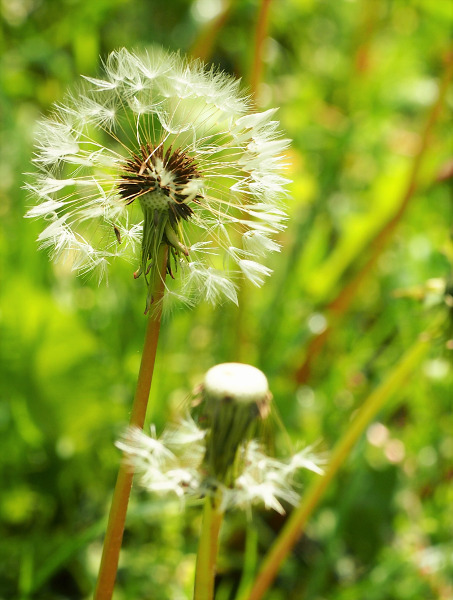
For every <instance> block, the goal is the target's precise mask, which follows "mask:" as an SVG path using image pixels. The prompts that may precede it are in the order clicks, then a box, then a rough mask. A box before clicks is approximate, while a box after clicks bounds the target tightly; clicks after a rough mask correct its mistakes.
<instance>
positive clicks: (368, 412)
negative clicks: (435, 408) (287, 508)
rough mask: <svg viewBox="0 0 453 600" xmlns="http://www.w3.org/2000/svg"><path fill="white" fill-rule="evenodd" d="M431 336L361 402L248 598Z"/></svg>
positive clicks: (261, 589)
mask: <svg viewBox="0 0 453 600" xmlns="http://www.w3.org/2000/svg"><path fill="white" fill-rule="evenodd" d="M430 340H431V336H430V335H429V334H427V333H425V334H422V335H421V336H420V337H419V339H418V340H417V341H416V342H415V343H414V344H413V345H412V347H411V348H410V349H409V350H408V351H407V352H406V354H405V355H404V356H403V357H402V358H401V360H400V361H399V363H398V364H397V365H396V367H395V368H394V369H393V371H392V372H391V373H390V375H389V376H388V377H387V378H386V379H385V381H384V382H383V383H382V384H381V385H380V386H379V387H378V388H377V389H376V390H374V392H372V393H371V394H370V395H369V396H368V398H367V399H366V400H365V402H364V403H363V404H362V407H361V408H360V409H359V411H358V413H357V414H356V416H355V418H354V420H353V421H352V423H351V424H350V426H349V428H348V429H347V430H346V433H345V434H344V435H343V437H342V438H341V439H340V441H339V442H338V444H337V446H336V447H335V449H334V451H333V454H332V456H331V459H330V462H329V465H328V467H327V469H326V472H325V474H324V476H323V477H321V478H320V479H317V480H316V481H314V483H313V484H312V485H311V486H310V488H309V489H308V491H307V493H306V495H305V497H304V499H303V501H302V502H301V504H300V505H299V506H298V508H297V509H296V510H295V511H294V512H293V513H292V515H291V517H290V518H289V519H288V520H287V521H286V523H285V526H284V527H283V529H282V531H281V533H280V535H279V537H278V538H277V540H276V541H275V542H274V545H273V546H272V548H271V549H270V551H269V552H268V554H267V556H266V557H265V559H264V562H263V565H262V567H261V570H260V572H259V574H258V577H257V578H256V580H255V584H254V586H253V588H252V591H251V593H250V596H249V598H248V600H260V598H262V597H263V595H264V593H265V592H266V590H267V589H268V588H269V586H270V585H271V584H272V582H273V581H274V579H275V576H276V575H277V572H278V570H279V568H280V565H281V563H282V562H283V561H284V559H285V558H286V556H287V555H288V554H289V552H290V551H291V548H292V547H293V546H294V544H295V543H296V541H297V540H298V539H299V537H300V536H301V535H302V532H303V529H304V527H305V524H306V523H307V520H308V518H309V516H310V515H311V513H312V512H313V510H314V509H315V508H316V506H317V505H318V504H319V501H320V500H321V498H322V497H323V495H324V492H325V491H326V489H327V487H328V485H329V483H330V482H331V481H332V479H333V478H334V477H335V475H336V474H337V472H338V471H339V469H340V467H341V466H342V465H343V464H344V462H345V460H346V458H347V456H348V455H349V453H350V451H351V449H352V447H353V446H354V444H355V443H356V442H357V440H358V439H359V437H360V436H361V435H362V433H363V431H364V430H365V428H366V427H367V425H368V424H369V423H370V421H371V420H372V419H373V417H374V416H375V415H376V413H377V412H378V411H379V410H380V409H381V408H382V406H383V405H384V404H385V402H387V400H388V399H389V398H390V397H391V396H392V395H393V394H394V393H396V392H397V391H398V390H399V389H400V388H401V386H402V384H403V383H404V381H405V380H406V378H407V377H408V375H410V373H411V372H412V371H413V370H414V369H415V368H416V367H417V365H418V364H419V363H420V361H421V359H422V358H423V356H424V355H425V354H426V353H427V351H428V348H429V344H428V342H429V341H430Z"/></svg>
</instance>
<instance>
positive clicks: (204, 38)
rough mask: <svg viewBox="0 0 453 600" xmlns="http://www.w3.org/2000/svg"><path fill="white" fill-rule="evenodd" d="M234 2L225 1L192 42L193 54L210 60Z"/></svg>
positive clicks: (230, 0)
mask: <svg viewBox="0 0 453 600" xmlns="http://www.w3.org/2000/svg"><path fill="white" fill-rule="evenodd" d="M233 4H234V0H224V1H223V3H222V9H221V10H220V12H219V14H218V15H217V16H216V17H214V19H212V20H211V21H209V23H207V25H206V26H205V27H204V28H203V29H202V30H201V31H200V33H199V34H198V36H197V38H196V39H195V41H194V43H193V44H192V48H191V49H190V54H192V56H195V57H196V58H201V60H204V61H207V60H209V58H210V57H211V55H212V49H213V48H214V44H215V42H216V38H217V37H218V36H219V33H220V31H221V30H222V28H223V27H224V25H225V24H226V22H227V21H228V19H229V17H230V14H231V10H232V8H233Z"/></svg>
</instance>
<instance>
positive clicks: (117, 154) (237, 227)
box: [27, 49, 288, 304]
mask: <svg viewBox="0 0 453 600" xmlns="http://www.w3.org/2000/svg"><path fill="white" fill-rule="evenodd" d="M275 112H276V110H275V109H271V110H268V111H264V112H255V113H254V112H250V102H249V99H248V97H247V96H246V95H245V94H244V93H243V92H242V91H241V88H240V82H239V81H238V80H237V79H235V78H233V77H231V76H229V75H226V74H225V73H222V72H220V71H217V70H216V69H214V68H208V67H206V66H205V65H204V64H203V63H202V62H200V61H197V60H195V61H190V60H188V59H185V58H183V57H181V56H180V55H179V54H175V53H169V52H166V51H164V50H161V49H154V50H152V51H149V52H147V53H142V54H140V55H139V54H135V53H131V52H129V51H127V50H125V49H120V50H117V51H115V52H112V53H111V54H110V55H109V56H108V58H107V59H106V61H105V63H104V75H103V76H101V77H99V78H92V77H85V78H84V79H83V82H82V83H81V85H80V86H79V88H78V89H77V90H75V91H73V92H72V93H71V94H69V95H68V96H67V98H66V99H65V101H64V102H63V103H61V104H60V105H58V106H56V107H55V109H54V111H53V114H52V115H50V116H49V117H48V118H45V119H43V120H42V121H41V123H40V124H39V127H38V131H37V141H36V151H35V158H34V162H35V165H36V166H37V169H38V171H37V173H35V174H34V175H32V176H31V181H30V182H29V183H28V184H27V188H28V190H29V192H30V195H31V197H32V198H33V199H34V201H35V205H34V206H33V207H32V208H31V209H30V211H29V212H28V214H27V216H29V217H33V218H41V219H43V220H44V221H45V222H46V227H45V229H44V231H43V232H42V233H41V235H40V236H39V241H40V242H41V246H42V247H44V248H48V249H50V251H51V254H52V257H53V258H54V259H55V260H65V261H66V262H67V263H68V265H69V266H70V267H71V268H72V269H73V270H75V271H78V272H81V273H85V272H91V271H97V272H98V275H99V277H100V278H101V277H104V276H106V274H107V273H108V270H109V264H110V263H111V261H112V260H114V259H117V258H123V259H127V260H129V261H136V263H137V264H138V269H137V270H136V272H135V276H136V277H139V276H142V279H144V280H145V281H146V282H147V283H148V282H149V281H151V280H152V274H153V272H155V270H156V268H157V267H156V261H157V253H158V250H159V247H160V246H161V245H162V244H165V245H167V246H168V249H169V254H168V255H169V259H168V264H167V273H168V274H169V275H170V277H167V278H166V281H165V284H166V287H167V288H168V290H169V291H170V292H171V293H172V294H173V298H175V299H178V300H179V299H182V300H183V301H185V302H187V304H193V303H195V302H198V301H199V300H201V299H207V300H208V301H210V302H212V303H217V302H219V301H222V300H223V299H226V300H229V301H232V302H236V303H237V293H236V285H237V281H238V278H239V277H240V276H241V275H244V276H245V277H247V278H249V279H250V281H252V283H254V284H255V285H262V284H263V283H264V280H265V279H266V277H267V276H268V275H269V274H270V270H269V269H267V268H266V267H265V266H263V265H262V264H261V261H262V260H263V258H264V257H265V255H267V254H268V253H269V252H273V251H276V250H278V249H279V246H278V244H277V243H276V242H275V241H274V240H273V239H272V237H273V235H274V234H276V233H278V232H279V231H281V230H282V229H283V228H284V226H285V224H284V223H285V218H286V216H285V212H284V209H283V208H282V202H283V200H284V198H285V196H286V194H287V192H286V186H287V183H288V180H287V179H286V178H285V177H283V176H282V173H281V172H282V169H283V168H284V163H285V160H286V159H285V157H284V152H285V150H286V148H287V147H288V140H286V139H284V138H283V137H282V135H281V133H280V131H279V125H278V122H277V121H276V120H275V118H274V116H275ZM240 240H242V243H240ZM231 247H236V248H238V249H240V252H237V251H236V252H233V253H232V252H230V251H229V248H231Z"/></svg>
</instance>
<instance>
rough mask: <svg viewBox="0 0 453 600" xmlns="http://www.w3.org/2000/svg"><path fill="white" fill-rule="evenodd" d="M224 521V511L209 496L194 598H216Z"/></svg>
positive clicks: (200, 599)
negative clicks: (216, 582)
mask: <svg viewBox="0 0 453 600" xmlns="http://www.w3.org/2000/svg"><path fill="white" fill-rule="evenodd" d="M222 521H223V511H221V510H220V509H219V505H218V501H217V500H216V499H215V498H209V497H207V498H206V500H205V504H204V511H203V523H202V526H201V535H200V543H199V545H198V555H197V566H196V571H195V590H194V600H212V599H213V598H214V580H215V571H216V562H217V552H218V547H219V532H220V527H221V525H222Z"/></svg>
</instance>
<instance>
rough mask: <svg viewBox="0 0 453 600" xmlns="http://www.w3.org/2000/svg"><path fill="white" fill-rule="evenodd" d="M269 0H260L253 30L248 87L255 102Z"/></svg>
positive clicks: (261, 65)
mask: <svg viewBox="0 0 453 600" xmlns="http://www.w3.org/2000/svg"><path fill="white" fill-rule="evenodd" d="M270 4H271V0H261V6H260V11H259V13H258V22H257V24H256V31H255V45H254V49H255V52H254V54H253V63H252V69H251V75H250V88H251V91H252V98H253V99H254V101H255V102H256V98H257V94H258V87H259V84H260V81H261V74H262V71H263V50H264V41H265V39H266V35H267V30H268V24H269V8H270Z"/></svg>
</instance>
